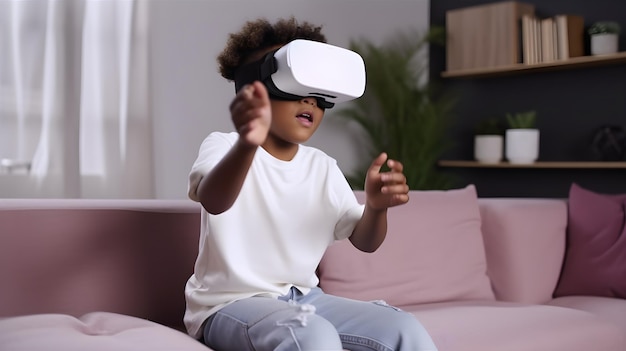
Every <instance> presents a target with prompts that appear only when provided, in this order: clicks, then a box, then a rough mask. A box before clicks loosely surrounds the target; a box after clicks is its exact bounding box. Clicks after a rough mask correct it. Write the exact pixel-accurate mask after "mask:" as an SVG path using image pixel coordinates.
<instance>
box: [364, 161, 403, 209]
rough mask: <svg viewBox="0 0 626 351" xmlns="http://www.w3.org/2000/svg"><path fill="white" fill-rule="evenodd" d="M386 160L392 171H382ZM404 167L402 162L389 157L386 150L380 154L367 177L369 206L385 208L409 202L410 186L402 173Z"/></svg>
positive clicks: (366, 188) (366, 191) (366, 187)
mask: <svg viewBox="0 0 626 351" xmlns="http://www.w3.org/2000/svg"><path fill="white" fill-rule="evenodd" d="M385 162H386V163H387V166H388V167H389V169H390V171H389V172H382V173H381V172H380V169H381V168H382V166H383V165H384V164H385ZM403 167H404V166H403V165H402V163H401V162H399V161H396V160H391V159H388V157H387V154H386V153H384V152H383V153H381V154H380V155H378V157H377V158H376V159H375V160H374V161H373V162H372V164H371V165H370V168H369V169H368V171H367V176H366V177H365V194H366V205H367V206H370V207H371V208H372V209H375V210H384V209H387V208H389V207H393V206H397V205H402V204H405V203H407V202H409V186H408V185H407V184H406V177H405V176H404V174H403V173H402V169H403Z"/></svg>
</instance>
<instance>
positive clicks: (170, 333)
mask: <svg viewBox="0 0 626 351" xmlns="http://www.w3.org/2000/svg"><path fill="white" fill-rule="evenodd" d="M0 350H29V351H40V350H41V351H43V350H45V351H74V350H75V351H85V350H89V351H111V350H115V351H131V350H132V351H144V350H151V351H155V350H163V351H165V350H167V351H173V350H185V351H193V350H197V351H207V350H208V349H207V347H206V346H204V345H202V344H201V343H200V342H198V341H197V340H194V339H193V338H191V337H190V336H188V335H187V334H184V333H182V332H180V331H177V330H174V329H171V328H168V327H166V326H163V325H161V324H157V323H155V322H151V321H149V320H145V319H141V318H136V317H131V316H126V315H122V314H116V313H109V312H93V313H88V314H86V315H84V316H82V317H80V318H75V317H72V316H70V315H65V314H36V315H25V316H18V317H8V318H2V319H0Z"/></svg>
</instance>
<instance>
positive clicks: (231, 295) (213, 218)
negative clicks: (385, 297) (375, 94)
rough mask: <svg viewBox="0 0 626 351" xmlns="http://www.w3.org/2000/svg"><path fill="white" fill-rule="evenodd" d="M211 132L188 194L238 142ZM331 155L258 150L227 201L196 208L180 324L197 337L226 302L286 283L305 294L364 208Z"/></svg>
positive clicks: (270, 292) (279, 291) (271, 293)
mask: <svg viewBox="0 0 626 351" xmlns="http://www.w3.org/2000/svg"><path fill="white" fill-rule="evenodd" d="M238 137H239V135H238V134H237V133H218V132H214V133H211V134H210V135H209V136H208V137H207V138H206V139H205V140H204V142H203V143H202V145H201V147H200V151H199V155H198V158H197V160H196V162H195V163H194V165H193V167H192V170H191V173H190V175H189V197H190V198H191V199H192V200H195V201H198V198H197V195H196V190H197V187H198V184H199V183H200V180H201V179H202V177H203V176H204V175H206V174H207V173H208V172H209V171H210V170H211V169H212V167H214V166H215V165H216V164H217V163H218V162H219V161H220V160H221V159H222V158H223V157H224V155H225V154H226V153H227V152H228V151H229V150H230V149H231V148H232V146H233V145H234V144H235V142H236V141H237V138H238ZM363 208H364V206H363V205H360V204H359V203H358V202H357V200H356V197H355V196H354V193H353V191H352V189H351V188H350V186H349V184H348V182H347V181H346V179H345V177H344V175H343V174H342V173H341V170H340V169H339V167H338V166H337V163H336V161H335V160H334V159H333V158H331V157H329V156H328V155H326V154H325V153H324V152H322V151H320V150H318V149H315V148H312V147H307V146H304V145H299V147H298V152H297V154H296V156H295V157H294V158H293V159H292V160H291V161H282V160H279V159H277V158H275V157H273V156H272V155H270V154H269V153H267V152H266V151H265V150H264V149H263V148H260V147H259V148H258V149H257V151H256V154H255V156H254V160H253V162H252V165H251V167H250V170H249V171H248V175H247V177H246V179H245V181H244V184H243V186H242V189H241V192H240V194H239V196H238V197H237V200H236V201H235V203H234V204H233V206H232V207H231V208H230V209H228V210H227V211H225V212H224V213H221V214H219V215H211V214H209V213H208V212H206V211H205V210H204V209H203V210H202V223H201V233H200V245H199V252H198V258H197V260H196V264H195V269H194V273H193V275H192V276H191V277H190V278H189V280H188V282H187V286H186V288H185V296H186V300H187V309H186V312H185V318H184V320H185V325H186V327H187V330H188V332H189V334H190V335H192V336H193V337H195V338H199V337H200V336H201V334H202V330H201V326H202V323H203V322H204V321H205V320H206V319H207V318H208V317H209V316H210V315H211V314H212V313H214V312H215V311H217V310H218V309H220V308H221V307H223V306H224V305H226V304H228V303H230V302H233V301H236V300H239V299H243V298H247V297H251V296H268V297H274V298H276V297H278V296H281V295H284V294H286V293H287V292H288V291H289V289H290V288H291V287H294V286H295V287H296V288H298V289H299V290H300V291H302V292H303V293H305V294H306V293H308V292H309V290H310V289H311V288H312V287H315V286H316V285H317V284H318V278H317V276H316V275H315V270H316V268H317V265H318V263H319V262H320V260H321V258H322V255H323V254H324V252H325V250H326V248H327V247H328V245H330V244H331V243H332V242H333V241H334V240H341V239H345V238H347V237H348V236H350V234H351V233H352V230H353V229H354V226H355V225H356V223H357V221H358V220H359V219H360V218H361V216H362V214H363Z"/></svg>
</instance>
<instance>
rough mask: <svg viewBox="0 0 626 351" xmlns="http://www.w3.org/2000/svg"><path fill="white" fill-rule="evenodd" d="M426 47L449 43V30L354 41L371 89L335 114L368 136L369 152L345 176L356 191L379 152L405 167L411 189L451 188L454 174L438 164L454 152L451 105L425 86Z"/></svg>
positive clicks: (431, 88)
mask: <svg viewBox="0 0 626 351" xmlns="http://www.w3.org/2000/svg"><path fill="white" fill-rule="evenodd" d="M428 43H439V44H443V43H445V31H444V29H443V28H441V27H433V28H431V29H430V30H429V31H428V32H427V33H425V34H422V35H420V34H419V33H416V32H408V33H398V34H397V35H396V36H394V37H393V39H392V40H388V41H387V42H386V43H384V44H383V45H380V46H377V45H375V44H373V43H372V42H369V41H367V40H360V41H357V40H352V41H351V43H350V48H351V49H352V50H353V51H355V52H358V53H359V54H360V55H361V56H362V57H363V60H364V61H365V67H366V79H367V86H366V91H365V93H364V95H363V96H362V97H361V98H359V99H357V100H355V101H353V102H352V103H350V105H348V107H347V108H343V109H341V110H339V111H338V112H337V113H338V115H339V116H340V117H343V118H344V119H345V120H347V121H351V122H356V123H357V124H358V125H359V126H360V127H361V128H362V129H363V130H364V132H365V135H366V138H367V142H368V144H369V150H367V154H368V156H369V157H368V159H367V160H363V162H362V163H361V165H360V166H359V168H358V169H357V171H356V172H355V173H354V174H352V175H347V177H346V178H347V179H348V181H349V182H350V185H351V186H352V188H353V189H363V187H364V180H365V175H366V172H367V168H368V167H369V165H370V163H371V161H372V160H373V159H374V157H376V156H377V155H378V154H379V153H380V152H382V151H384V152H387V154H388V155H389V157H390V158H393V159H396V160H399V161H400V162H402V163H403V165H404V174H405V176H406V178H407V184H408V185H409V188H410V189H413V190H418V189H420V190H426V189H448V188H451V187H452V186H453V185H454V180H453V178H452V177H451V176H450V175H447V174H445V173H441V172H440V171H439V170H438V169H437V160H438V159H439V158H440V156H441V154H442V153H443V152H444V151H445V150H447V149H448V148H450V147H451V142H450V141H449V140H448V139H446V137H445V132H446V130H447V127H448V126H449V122H450V120H451V114H450V111H451V108H452V106H453V102H452V100H451V99H450V98H448V97H444V96H443V95H439V96H437V95H436V94H435V93H434V88H433V85H434V84H433V83H432V82H424V79H423V77H425V75H427V69H428V66H427V63H428V62H427V60H428V59H427V56H425V55H424V51H423V50H422V49H423V48H424V47H425V45H427V44H428Z"/></svg>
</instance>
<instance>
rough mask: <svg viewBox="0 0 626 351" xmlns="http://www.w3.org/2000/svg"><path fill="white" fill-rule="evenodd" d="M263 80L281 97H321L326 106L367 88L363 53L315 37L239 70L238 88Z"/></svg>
mask: <svg viewBox="0 0 626 351" xmlns="http://www.w3.org/2000/svg"><path fill="white" fill-rule="evenodd" d="M255 80H258V81H261V82H262V83H263V84H264V85H265V87H266V88H267V90H268V92H269V95H270V97H272V98H274V99H279V100H301V99H303V98H305V97H314V98H316V99H317V105H318V106H319V107H321V108H323V109H326V108H331V107H333V106H334V105H335V104H336V103H339V102H344V101H349V100H353V99H356V98H358V97H360V96H361V95H363V92H364V91H365V63H364V62H363V59H362V58H361V56H360V55H359V54H357V53H356V52H354V51H351V50H348V49H344V48H341V47H338V46H333V45H329V44H325V43H321V42H317V41H312V40H303V39H296V40H294V41H291V42H289V43H288V44H286V45H284V46H282V47H281V48H279V49H277V50H274V51H270V52H269V53H267V54H266V55H265V56H264V57H263V58H262V59H260V60H258V61H255V62H252V63H249V64H247V65H244V66H242V67H240V68H239V69H237V71H236V72H235V91H239V90H240V89H241V88H242V87H243V86H244V85H246V84H249V83H252V82H254V81H255Z"/></svg>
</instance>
